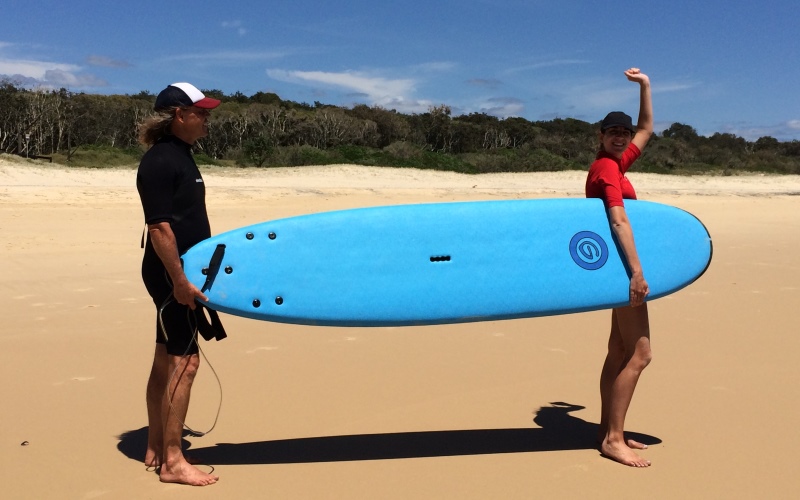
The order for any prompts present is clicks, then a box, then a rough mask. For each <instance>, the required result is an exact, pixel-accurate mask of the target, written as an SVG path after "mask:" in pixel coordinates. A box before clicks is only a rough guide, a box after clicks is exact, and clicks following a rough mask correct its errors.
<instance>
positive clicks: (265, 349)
mask: <svg viewBox="0 0 800 500" xmlns="http://www.w3.org/2000/svg"><path fill="white" fill-rule="evenodd" d="M275 349H277V347H270V346H264V347H256V348H255V349H251V350H249V351H245V352H246V353H247V354H253V353H254V352H258V351H274V350H275Z"/></svg>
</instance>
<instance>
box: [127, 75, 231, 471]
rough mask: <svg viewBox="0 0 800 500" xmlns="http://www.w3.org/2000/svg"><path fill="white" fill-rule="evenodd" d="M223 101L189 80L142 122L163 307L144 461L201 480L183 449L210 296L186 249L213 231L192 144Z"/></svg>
mask: <svg viewBox="0 0 800 500" xmlns="http://www.w3.org/2000/svg"><path fill="white" fill-rule="evenodd" d="M219 104H220V101H218V100H216V99H211V98H208V97H206V96H205V95H203V93H202V92H200V91H199V90H198V89H197V88H196V87H194V86H193V85H191V84H188V83H174V84H172V85H170V86H168V87H167V88H165V89H164V90H163V91H161V93H159V94H158V97H157V98H156V102H155V111H156V114H155V115H154V116H152V117H150V118H148V119H147V120H145V122H143V123H142V125H141V126H140V129H139V142H141V143H142V144H144V145H145V146H148V147H149V149H148V151H147V152H146V153H145V155H144V157H143V158H142V161H141V163H140V164H139V170H138V172H137V176H136V188H137V189H138V191H139V197H140V198H141V201H142V208H143V209H144V216H145V222H146V223H147V233H148V238H147V243H146V245H145V252H144V258H143V260H142V279H143V280H144V284H145V287H146V288H147V291H148V293H149V294H150V296H151V297H152V298H153V302H154V303H155V306H156V310H157V319H156V325H155V326H156V349H155V355H154V358H153V367H152V370H151V372H150V378H149V380H148V383H147V415H148V424H149V427H148V440H147V452H146V454H145V465H146V466H147V467H154V468H156V469H157V471H158V472H159V477H160V479H161V481H163V482H170V483H182V484H190V485H195V486H205V485H208V484H213V483H215V482H217V480H218V477H217V476H214V475H211V474H207V473H205V472H203V471H201V470H200V469H198V468H196V467H195V466H194V465H192V464H190V463H189V461H187V459H186V458H185V457H184V455H183V451H182V449H181V437H182V433H183V422H184V420H185V419H186V412H187V410H188V407H189V394H190V392H191V388H192V382H193V381H194V377H195V374H196V373H197V368H198V366H199V364H200V358H199V356H198V349H199V348H198V345H197V339H196V332H197V321H196V319H195V316H194V310H195V307H196V306H195V299H198V298H199V299H202V300H205V299H206V297H205V296H204V295H203V293H202V292H201V291H200V290H199V289H198V288H197V287H195V286H194V285H193V284H191V283H190V282H189V280H188V279H187V278H186V275H185V274H184V273H183V268H182V266H181V261H180V255H181V254H182V253H183V252H185V251H186V250H187V249H189V247H191V246H192V245H194V244H195V243H197V242H199V241H201V240H204V239H206V238H208V237H210V236H211V229H210V226H209V222H208V215H207V213H206V204H205V185H204V184H203V178H202V176H201V175H200V171H199V170H198V169H197V165H196V164H195V162H194V159H193V158H192V154H191V148H192V145H193V144H194V143H195V142H196V141H197V140H198V139H200V138H202V137H205V136H207V135H208V117H209V115H210V114H211V110H212V109H213V108H215V107H217V106H218V105H219ZM167 384H169V388H167Z"/></svg>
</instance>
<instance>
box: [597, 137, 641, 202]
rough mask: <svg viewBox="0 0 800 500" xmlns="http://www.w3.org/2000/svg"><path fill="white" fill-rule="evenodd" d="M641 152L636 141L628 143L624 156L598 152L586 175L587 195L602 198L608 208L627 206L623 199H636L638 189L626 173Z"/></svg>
mask: <svg viewBox="0 0 800 500" xmlns="http://www.w3.org/2000/svg"><path fill="white" fill-rule="evenodd" d="M641 154H642V151H641V150H640V149H639V148H638V147H637V146H636V145H635V144H634V143H630V144H629V145H628V149H626V150H625V152H624V153H623V154H622V158H615V157H614V156H611V155H610V154H608V153H606V152H605V151H600V152H599V153H597V158H596V159H595V160H594V162H593V163H592V166H591V167H589V175H588V176H587V177H586V197H587V198H601V199H602V200H603V203H604V204H605V206H606V208H611V207H623V206H625V204H624V203H623V202H622V200H623V199H626V200H635V199H636V191H635V190H634V189H633V185H632V184H631V183H630V181H629V180H628V178H627V177H625V173H626V172H627V171H628V169H629V168H630V166H631V165H632V164H633V162H634V161H636V159H637V158H639V156H640V155H641Z"/></svg>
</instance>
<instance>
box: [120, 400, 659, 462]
mask: <svg viewBox="0 0 800 500" xmlns="http://www.w3.org/2000/svg"><path fill="white" fill-rule="evenodd" d="M583 409H584V407H583V406H579V405H571V404H568V403H562V402H554V403H550V406H546V407H542V408H540V409H539V411H537V412H536V417H535V418H534V419H533V422H534V423H535V424H537V425H538V426H539V428H533V429H528V428H521V429H475V430H452V431H424V432H398V433H391V434H355V435H350V436H320V437H309V438H296V439H280V440H274V441H256V442H251V443H218V444H216V445H214V446H208V447H204V448H194V449H192V450H191V451H190V452H189V453H188V454H190V455H191V456H192V458H194V459H195V460H198V461H200V462H202V463H207V464H213V465H253V464H292V463H311V462H349V461H354V460H386V459H397V458H423V457H449V456H460V455H488V454H495V453H523V452H537V451H559V450H584V449H596V448H597V442H596V440H597V432H598V424H593V423H590V422H586V421H585V420H582V419H580V418H577V417H574V416H572V415H570V413H571V412H573V411H578V410H583ZM626 437H627V438H633V439H635V440H637V441H640V442H642V443H644V444H647V445H653V444H658V443H661V440H660V439H658V438H656V437H654V436H649V435H646V434H640V433H635V432H631V433H626ZM183 444H184V450H186V449H188V448H189V447H190V446H191V444H190V443H188V442H186V441H184V443H183ZM146 447H147V427H142V428H141V429H137V430H133V431H128V432H125V433H123V434H122V435H121V436H119V444H118V445H117V449H119V451H120V452H122V454H124V455H125V456H127V457H128V458H131V459H133V460H138V461H143V460H144V452H145V449H146Z"/></svg>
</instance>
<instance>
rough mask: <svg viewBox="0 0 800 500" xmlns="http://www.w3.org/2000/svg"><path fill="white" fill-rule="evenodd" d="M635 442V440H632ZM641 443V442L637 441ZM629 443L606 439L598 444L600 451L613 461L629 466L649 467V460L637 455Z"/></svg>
mask: <svg viewBox="0 0 800 500" xmlns="http://www.w3.org/2000/svg"><path fill="white" fill-rule="evenodd" d="M630 441H631V440H629V442H630ZM634 443H636V441H634ZM637 444H641V443H637ZM631 448H632V447H631V446H630V444H629V443H622V442H610V441H608V440H607V439H606V440H604V441H603V444H601V445H600V453H602V454H603V456H606V457H608V458H610V459H612V460H614V461H617V462H619V463H621V464H623V465H628V466H630V467H650V460H645V459H644V458H642V457H640V456H639V455H637V454H636V453H635V452H634V451H633V450H632V449H631Z"/></svg>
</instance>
